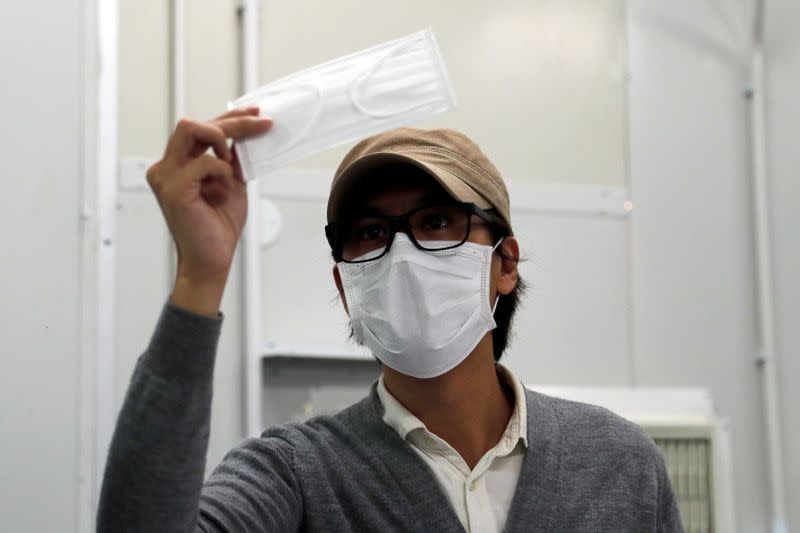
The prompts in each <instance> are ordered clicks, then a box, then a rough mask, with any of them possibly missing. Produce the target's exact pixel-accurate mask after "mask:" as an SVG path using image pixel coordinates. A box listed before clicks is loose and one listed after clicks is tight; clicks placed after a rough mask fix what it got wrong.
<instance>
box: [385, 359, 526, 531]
mask: <svg viewBox="0 0 800 533" xmlns="http://www.w3.org/2000/svg"><path fill="white" fill-rule="evenodd" d="M497 368H498V371H499V375H500V377H501V379H503V381H504V382H505V383H506V384H508V385H509V386H510V387H511V389H512V390H513V391H514V411H513V413H512V414H511V419H510V420H509V421H508V425H507V426H506V430H505V432H504V433H503V436H502V437H501V438H500V441H499V442H498V443H497V444H496V445H495V446H494V448H492V449H490V450H489V451H487V452H486V453H485V454H484V455H483V457H481V459H480V460H479V461H478V464H476V465H475V468H474V469H473V470H470V469H469V466H467V463H466V462H465V461H464V459H463V458H462V457H461V455H460V454H459V453H458V452H457V451H456V450H455V449H454V448H453V447H452V446H450V445H449V444H448V443H447V442H446V441H444V440H443V439H442V438H440V437H438V436H437V435H435V434H433V433H431V432H430V431H428V429H427V428H426V427H425V424H423V423H422V421H420V419H419V418H417V417H416V416H414V415H413V414H411V412H409V411H408V409H406V408H405V407H403V405H402V404H400V402H398V401H397V399H396V398H395V397H394V396H392V395H391V393H389V391H388V390H387V389H386V386H385V385H384V384H383V375H381V377H380V378H379V379H378V398H379V399H380V401H381V404H383V408H384V415H383V421H384V422H385V423H386V424H387V425H388V426H389V427H391V428H392V429H394V430H395V431H396V432H397V434H398V435H400V437H401V438H402V439H404V440H405V441H406V442H408V443H409V444H410V445H411V449H412V450H414V452H416V453H417V455H419V456H420V458H422V460H423V461H425V463H426V464H427V465H428V466H429V467H430V468H431V470H432V471H433V474H434V477H435V478H436V481H437V482H438V483H439V487H440V488H441V489H442V491H443V492H444V493H445V495H446V496H447V499H448V500H450V503H451V504H452V506H453V510H454V511H455V513H456V515H457V516H458V519H459V520H461V524H462V525H463V526H464V529H465V530H467V532H468V533H469V532H480V533H493V532H498V533H499V532H500V531H502V530H503V528H504V527H505V524H506V519H507V518H508V511H509V509H510V507H511V500H512V499H513V498H514V492H515V491H516V488H517V481H518V480H519V474H520V471H521V469H522V461H523V459H524V457H525V452H526V450H527V447H528V417H527V409H526V404H525V391H524V389H523V388H522V384H521V383H520V381H519V380H518V379H517V378H516V377H514V375H513V374H512V373H511V371H510V370H508V369H507V368H506V367H504V366H502V365H500V364H498V365H497Z"/></svg>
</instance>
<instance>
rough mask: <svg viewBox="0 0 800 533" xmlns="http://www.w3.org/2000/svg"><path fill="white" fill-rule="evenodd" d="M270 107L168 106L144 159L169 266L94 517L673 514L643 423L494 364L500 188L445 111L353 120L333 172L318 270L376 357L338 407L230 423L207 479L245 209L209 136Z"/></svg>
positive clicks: (500, 277) (136, 523)
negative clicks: (172, 267) (168, 290)
mask: <svg viewBox="0 0 800 533" xmlns="http://www.w3.org/2000/svg"><path fill="white" fill-rule="evenodd" d="M270 124H271V123H270V121H269V119H261V118H258V110H257V109H248V110H239V111H232V112H230V113H227V114H225V115H222V116H221V117H219V118H218V119H216V120H214V121H211V122H209V123H204V124H203V123H197V122H192V121H181V123H180V124H179V125H178V126H177V128H176V130H175V133H174V134H173V136H172V137H171V139H170V141H169V144H168V146H167V149H166V152H165V154H164V158H163V159H162V160H161V161H159V162H158V163H156V164H155V165H154V166H153V167H152V168H151V169H150V171H149V173H148V180H149V182H150V185H151V186H152V188H153V190H154V192H155V194H156V197H157V198H158V201H159V203H160V205H161V208H162V211H163V213H164V216H165V218H166V220H167V223H168V225H169V228H170V231H171V232H172V235H173V237H174V239H175V242H176V245H177V249H178V275H177V280H176V282H175V289H174V291H173V292H172V295H171V297H170V302H169V303H168V304H167V305H166V306H165V308H164V311H163V313H162V316H161V319H160V321H159V324H158V326H157V328H156V331H155V334H154V336H153V339H152V340H151V342H150V345H149V347H148V348H147V350H146V351H145V353H144V355H143V356H142V357H141V359H140V360H139V363H138V365H137V368H136V371H135V373H134V376H133V378H132V382H131V385H130V389H129V391H128V395H127V397H126V399H125V403H124V405H123V408H122V412H121V413H120V416H119V421H118V424H117V429H116V432H115V435H114V439H113V442H112V445H111V450H110V453H109V458H108V464H107V468H106V473H105V479H104V483H103V489H102V493H101V500H100V509H99V516H98V529H99V530H101V531H115V532H116V531H273V532H286V531H425V532H448V531H465V530H466V531H472V532H494V531H509V532H517V531H559V532H560V531H636V532H642V531H680V530H681V529H682V528H681V524H680V518H679V516H678V511H677V508H676V504H675V498H674V496H673V493H672V489H671V487H670V484H669V480H668V478H667V475H666V472H665V468H664V463H663V461H662V459H661V457H660V455H659V454H658V451H657V449H656V447H655V445H654V443H653V442H652V440H650V439H649V438H648V437H647V436H646V435H645V434H644V433H643V432H642V431H641V430H640V429H639V428H637V427H636V426H634V425H633V424H631V423H629V422H626V421H624V420H622V419H620V418H618V417H616V416H614V415H612V414H611V413H609V412H608V411H605V410H603V409H600V408H597V407H592V406H588V405H583V404H576V403H572V402H568V401H564V400H559V399H555V398H549V397H546V396H543V395H540V394H536V393H533V392H530V391H526V390H525V389H524V388H523V387H522V385H521V383H520V382H519V380H517V379H516V378H515V377H514V376H513V375H512V373H511V372H510V371H509V370H508V369H506V368H504V367H502V366H501V365H499V364H498V363H497V360H498V359H499V358H500V356H501V355H502V352H503V349H504V348H505V345H506V343H507V337H508V333H509V331H508V328H509V325H510V321H511V317H512V316H513V312H514V307H515V306H516V298H517V296H518V290H519V287H518V283H519V278H518V274H517V262H518V257H519V249H518V245H517V242H516V240H515V239H514V237H513V233H512V231H511V220H510V212H509V199H508V193H507V191H506V188H505V185H504V184H503V180H502V178H501V176H500V173H499V172H498V171H497V169H496V168H495V167H494V165H492V164H491V162H489V160H488V159H487V158H486V157H485V156H484V155H483V154H482V153H481V151H480V150H479V149H478V147H477V146H475V145H474V144H473V143H472V142H471V141H470V140H469V139H467V138H466V137H464V136H463V135H461V134H459V133H457V132H454V131H451V130H413V129H400V130H394V131H391V132H387V133H385V134H382V135H378V136H376V137H373V138H370V139H367V140H365V141H362V142H361V143H359V144H358V145H357V146H356V147H354V148H353V149H352V150H351V151H350V153H349V154H348V155H347V156H346V157H345V159H344V161H343V162H342V164H341V165H340V167H339V169H338V170H337V172H336V175H335V177H334V181H333V185H332V188H331V193H330V198H329V202H328V222H329V224H328V226H327V227H326V229H325V231H326V236H327V238H328V242H329V244H330V246H331V249H332V252H333V256H334V259H335V260H336V265H335V266H334V268H333V277H334V281H335V283H336V286H337V287H338V289H339V292H340V294H341V297H342V302H343V304H344V307H345V310H346V311H347V312H348V314H349V316H350V320H351V325H352V329H353V335H354V337H355V339H356V340H357V341H358V342H361V343H363V344H365V345H366V346H367V347H368V348H369V349H370V350H371V351H372V353H373V354H374V355H375V356H376V357H377V358H378V359H379V360H380V361H381V363H382V367H383V374H382V376H381V378H380V379H379V380H378V381H377V382H376V383H375V385H373V387H372V389H371V391H370V393H369V395H368V396H367V398H365V399H364V400H362V401H361V402H359V403H357V404H355V405H353V406H351V407H349V408H347V409H345V410H344V411H342V412H341V413H339V414H337V415H335V416H330V417H318V418H314V419H311V420H309V421H307V422H306V423H304V424H293V425H285V426H278V427H273V428H269V429H267V430H266V431H265V432H264V433H263V435H262V436H261V437H260V438H258V439H250V440H248V441H246V442H245V443H244V444H242V445H241V446H240V447H239V448H236V449H234V450H233V451H231V452H230V453H229V454H228V455H227V456H226V457H225V459H224V460H223V461H222V463H221V464H220V465H219V466H218V467H217V468H216V469H215V470H214V472H213V473H212V475H211V476H210V477H209V479H208V480H207V481H206V482H205V483H204V482H203V475H204V462H205V453H206V448H207V443H208V431H209V409H210V402H211V382H212V379H211V377H212V371H213V364H214V356H215V348H216V342H217V337H218V334H219V330H220V327H221V322H222V319H221V316H220V314H219V305H220V301H221V298H222V293H223V289H224V286H225V282H226V279H227V276H228V272H229V269H230V265H231V261H232V258H233V254H234V250H235V247H236V243H237V241H238V239H239V236H240V235H241V232H242V228H243V226H244V222H245V217H246V188H245V185H244V183H243V181H242V178H241V172H240V170H239V167H238V164H237V161H236V158H235V155H234V154H233V152H232V151H231V150H230V149H229V147H228V146H227V144H226V139H227V138H234V139H238V138H243V137H246V136H248V135H253V134H257V133H263V132H265V131H267V130H268V129H269V127H270ZM209 147H211V148H212V149H213V151H214V153H215V155H211V154H207V153H206V151H207V149H208V148H209ZM496 326H497V327H496ZM308 327H314V325H313V324H309V325H308Z"/></svg>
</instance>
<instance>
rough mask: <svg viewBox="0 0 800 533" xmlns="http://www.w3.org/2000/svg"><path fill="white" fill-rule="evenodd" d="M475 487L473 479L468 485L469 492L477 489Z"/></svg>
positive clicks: (476, 484) (475, 483)
mask: <svg viewBox="0 0 800 533" xmlns="http://www.w3.org/2000/svg"><path fill="white" fill-rule="evenodd" d="M477 486H478V483H477V482H476V481H475V480H474V479H473V480H472V481H470V483H469V490H475V487H477Z"/></svg>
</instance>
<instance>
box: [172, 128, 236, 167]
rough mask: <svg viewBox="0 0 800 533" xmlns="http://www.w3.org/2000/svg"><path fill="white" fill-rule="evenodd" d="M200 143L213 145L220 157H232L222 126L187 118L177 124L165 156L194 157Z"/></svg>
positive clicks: (227, 158) (226, 158)
mask: <svg viewBox="0 0 800 533" xmlns="http://www.w3.org/2000/svg"><path fill="white" fill-rule="evenodd" d="M227 120H236V119H227ZM198 143H199V144H202V145H204V146H211V147H213V148H214V153H215V154H217V157H219V158H220V159H225V160H226V161H227V160H230V158H231V150H230V148H228V143H227V141H226V139H225V133H224V131H223V130H222V129H221V128H219V127H218V126H216V125H214V124H211V123H208V122H196V121H194V120H189V119H185V118H184V119H181V120H179V121H178V125H177V126H175V133H173V134H172V137H171V138H170V140H169V143H168V144H167V151H166V154H165V155H164V157H165V158H167V157H169V156H173V157H179V158H185V157H193V156H194V155H196V154H195V153H194V152H195V151H196V149H197V144H198ZM202 151H205V149H203V150H202Z"/></svg>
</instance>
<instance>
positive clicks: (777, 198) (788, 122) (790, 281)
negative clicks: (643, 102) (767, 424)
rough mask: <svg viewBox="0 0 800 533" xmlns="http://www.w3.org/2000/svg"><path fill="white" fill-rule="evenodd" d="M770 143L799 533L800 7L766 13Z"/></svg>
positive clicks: (777, 0) (774, 2)
mask: <svg viewBox="0 0 800 533" xmlns="http://www.w3.org/2000/svg"><path fill="white" fill-rule="evenodd" d="M766 22H767V24H766V37H765V38H766V55H767V112H768V115H767V121H768V123H767V136H768V138H767V143H768V145H767V146H768V161H767V163H768V173H769V177H770V187H771V195H770V200H771V202H770V203H771V208H772V213H771V215H772V216H771V223H772V228H773V230H774V231H773V236H772V246H773V258H774V275H775V280H774V281H775V311H776V319H777V325H776V326H777V348H778V356H779V360H778V371H779V376H780V385H781V386H780V392H781V396H780V399H781V405H782V407H783V424H782V430H783V460H784V465H785V468H784V476H785V479H786V490H787V492H786V502H787V511H788V518H789V527H788V529H787V530H788V531H800V508H798V506H797V502H800V459H798V457H797V450H798V449H800V416H798V410H797V406H798V405H800V328H798V322H800V278H798V272H800V210H798V206H800V180H799V179H798V169H800V150H798V148H797V143H798V139H800V99H798V96H799V95H800V33H798V22H800V3H798V2H796V1H795V0H769V1H768V2H767V10H766Z"/></svg>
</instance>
